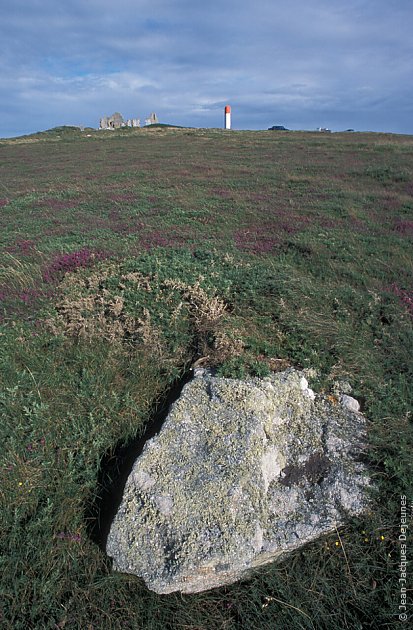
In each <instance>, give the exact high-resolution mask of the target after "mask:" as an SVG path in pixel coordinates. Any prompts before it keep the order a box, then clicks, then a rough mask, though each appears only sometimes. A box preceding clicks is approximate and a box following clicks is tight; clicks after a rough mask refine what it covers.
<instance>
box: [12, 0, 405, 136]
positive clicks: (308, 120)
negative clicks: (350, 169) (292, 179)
mask: <svg viewBox="0 0 413 630" xmlns="http://www.w3.org/2000/svg"><path fill="white" fill-rule="evenodd" d="M1 7H2V11H1V23H0V137H8V136H13V135H20V134H23V133H30V132H34V131H38V130H42V129H48V128H51V127H54V126H56V125H87V126H92V127H97V126H98V124H99V118H100V117H101V116H103V115H108V114H112V113H113V112H115V111H119V112H121V113H122V114H123V116H124V117H125V118H132V117H139V118H141V120H143V119H145V118H146V117H147V116H148V115H149V113H150V112H151V111H155V112H156V113H157V114H158V117H159V119H160V121H161V122H169V123H174V124H180V125H186V126H194V127H221V126H222V125H223V107H224V105H225V104H226V103H229V104H231V106H232V112H233V114H232V117H233V127H234V128H238V129H266V128H267V127H269V126H271V125H285V126H286V127H289V128H291V129H315V128H316V127H329V128H331V129H332V130H340V129H347V128H353V129H356V130H372V131H391V132H396V133H410V134H412V133H413V36H412V32H413V3H412V0H255V1H252V0H219V1H218V0H204V1H199V2H197V0H169V1H168V0H3V1H2V3H1Z"/></svg>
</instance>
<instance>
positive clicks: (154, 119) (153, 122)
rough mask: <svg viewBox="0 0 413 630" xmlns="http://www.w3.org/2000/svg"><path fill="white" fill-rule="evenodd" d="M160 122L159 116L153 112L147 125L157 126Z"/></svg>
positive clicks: (146, 122) (147, 120) (146, 121)
mask: <svg viewBox="0 0 413 630" xmlns="http://www.w3.org/2000/svg"><path fill="white" fill-rule="evenodd" d="M158 122H159V120H158V116H157V115H156V114H155V112H152V113H151V114H149V118H147V119H146V120H145V125H156V124H157V123H158Z"/></svg>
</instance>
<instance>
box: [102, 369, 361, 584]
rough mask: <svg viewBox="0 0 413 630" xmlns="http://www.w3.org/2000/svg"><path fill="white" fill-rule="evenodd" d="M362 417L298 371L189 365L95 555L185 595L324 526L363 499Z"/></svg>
mask: <svg viewBox="0 0 413 630" xmlns="http://www.w3.org/2000/svg"><path fill="white" fill-rule="evenodd" d="M364 430H365V419H364V417H363V415H362V414H361V413H359V411H358V407H357V404H356V401H355V400H354V399H352V398H351V397H350V396H347V395H346V396H342V397H341V398H340V397H339V396H338V397H334V396H330V397H321V396H318V395H315V394H314V393H313V391H312V390H311V389H309V388H308V382H307V380H306V377H305V373H304V372H300V371H297V370H294V369H289V370H287V371H285V372H281V373H277V374H273V375H272V376H270V377H267V378H262V379H259V378H250V379H248V380H234V379H228V378H219V377H215V376H213V375H212V374H211V373H210V372H208V371H205V370H198V373H197V375H196V377H195V378H194V379H193V380H192V381H191V382H189V383H188V384H187V385H185V387H184V388H183V390H182V393H181V396H180V397H179V399H178V400H177V401H176V402H175V403H174V404H173V405H172V407H171V409H170V412H169V414H168V417H167V419H166V420H165V423H164V425H163V427H162V429H161V431H160V433H159V434H158V435H157V436H156V437H154V438H153V439H151V440H150V441H148V442H147V444H146V445H145V448H144V450H143V452H142V454H141V455H140V457H138V459H137V460H136V462H135V464H134V466H133V470H132V472H131V474H130V476H129V478H128V480H127V483H126V486H125V490H124V495H123V499H122V503H121V505H120V508H119V510H118V512H117V515H116V517H115V519H114V521H113V523H112V525H111V529H110V532H109V536H108V540H107V553H108V555H109V556H111V557H112V558H113V566H114V568H115V569H116V570H118V571H123V572H126V573H133V574H135V575H137V576H140V577H142V578H143V579H144V580H145V582H146V584H147V586H148V587H149V588H150V589H152V590H154V591H156V592H157V593H170V592H173V591H177V590H179V591H182V592H184V593H194V592H199V591H204V590H208V589H211V588H214V587H217V586H221V585H223V584H230V583H233V582H235V581H237V580H239V579H240V578H245V577H248V574H249V573H250V572H251V570H253V569H254V568H255V567H258V566H260V565H264V564H267V563H269V562H273V561H274V560H276V559H279V558H280V557H282V556H283V555H284V554H286V553H288V552H290V551H291V550H293V549H295V548H297V547H299V546H301V545H303V544H304V543H306V542H308V541H310V540H313V539H315V538H317V537H319V536H320V535H322V534H324V533H327V532H329V531H332V530H334V529H335V527H337V526H339V525H341V524H343V522H345V519H346V517H347V516H349V515H356V514H359V513H360V512H361V511H362V510H363V508H364V507H365V505H366V486H367V485H368V479H367V476H366V473H365V470H364V467H363V465H362V463H361V462H360V461H359V460H358V454H359V452H360V449H361V448H362V447H363V441H364Z"/></svg>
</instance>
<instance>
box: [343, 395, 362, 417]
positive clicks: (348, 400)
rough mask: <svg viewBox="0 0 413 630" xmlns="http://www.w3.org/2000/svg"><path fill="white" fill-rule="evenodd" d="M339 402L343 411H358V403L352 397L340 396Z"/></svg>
mask: <svg viewBox="0 0 413 630" xmlns="http://www.w3.org/2000/svg"><path fill="white" fill-rule="evenodd" d="M340 402H341V404H342V406H343V407H344V408H345V409H348V410H349V411H353V412H355V413H357V412H358V411H360V403H359V402H358V400H356V399H355V398H353V397H352V396H347V394H342V395H341V396H340Z"/></svg>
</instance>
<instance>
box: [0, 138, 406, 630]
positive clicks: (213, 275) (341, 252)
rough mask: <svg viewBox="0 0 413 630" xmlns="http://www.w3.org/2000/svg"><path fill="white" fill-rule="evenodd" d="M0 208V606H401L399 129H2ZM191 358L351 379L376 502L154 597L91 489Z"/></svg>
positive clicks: (240, 614)
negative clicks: (114, 565)
mask: <svg viewBox="0 0 413 630" xmlns="http://www.w3.org/2000/svg"><path fill="white" fill-rule="evenodd" d="M0 222H1V225H0V227H1V229H0V240H1V245H2V249H3V252H4V253H3V255H2V267H1V270H0V299H1V311H0V315H1V324H0V335H1V337H0V340H1V345H2V351H1V355H0V361H1V376H2V389H1V393H0V408H1V412H2V422H1V425H0V435H1V443H2V449H1V455H0V498H1V510H0V519H1V528H0V575H1V578H0V580H1V592H2V597H1V598H0V624H1V626H2V627H3V628H7V629H8V628H10V629H13V630H27V629H30V628H41V629H43V628H45V629H49V628H50V629H54V628H65V629H66V630H69V629H76V628H82V629H88V630H89V629H96V630H97V629H99V630H100V629H106V628H107V629H114V630H115V629H118V628H122V629H123V628H130V629H131V630H132V629H137V628H142V629H144V630H146V629H148V630H149V629H153V630H161V629H162V630H164V629H171V630H172V629H182V630H183V629H184V628H185V629H186V630H189V629H191V630H198V629H203V630H213V629H218V628H219V629H221V628H222V629H228V630H233V629H234V630H235V629H243V628H245V629H252V628H254V629H257V630H260V629H263V630H267V629H268V630H269V629H270V628H271V629H273V628H288V629H292V630H294V629H297V630H298V629H302V628H306V629H307V628H308V629H310V628H313V629H317V630H318V629H320V628H321V629H323V628H325V629H330V628H349V629H358V628H359V629H361V628H371V629H374V628H379V627H386V628H392V627H394V628H396V627H398V626H399V612H400V611H399V604H400V585H399V582H398V579H399V564H400V541H399V534H400V496H401V495H406V496H407V500H408V502H409V503H411V501H412V500H413V492H412V490H413V488H412V479H413V466H412V457H411V452H412V447H413V430H412V418H411V409H412V402H413V401H412V397H413V395H412V389H411V381H412V372H413V365H412V353H411V348H412V347H413V326H412V318H413V280H412V278H413V275H412V271H413V260H412V238H413V138H411V137H408V136H391V135H384V134H383V135H381V134H351V135H349V134H331V135H330V134H329V135H320V134H315V133H314V134H312V133H295V132H289V133H282V132H280V133H279V134H273V133H271V132H270V131H269V132H230V133H228V132H223V131H218V130H189V129H178V128H162V127H157V128H156V129H133V130H130V133H127V134H125V133H122V132H121V131H119V132H117V131H115V132H110V133H109V132H108V133H106V132H93V131H91V130H86V131H85V132H81V131H80V130H78V129H71V128H64V129H57V130H51V132H50V133H46V134H36V135H34V136H31V137H26V138H18V139H14V140H4V141H0ZM194 363H195V364H197V365H213V366H216V367H217V368H218V370H219V372H220V373H221V374H223V375H225V376H235V377H242V376H244V375H245V374H247V373H253V374H257V375H261V376H262V375H265V374H266V373H268V371H269V370H276V369H285V367H286V366H288V365H294V366H301V367H313V368H315V369H316V370H317V377H315V378H314V381H313V382H312V383H311V386H312V387H313V388H314V389H315V390H316V391H321V390H332V391H334V388H335V386H336V383H337V381H340V380H346V381H349V382H350V383H351V385H352V387H353V395H354V396H355V397H356V398H357V399H359V400H360V401H361V402H362V405H363V411H364V413H365V414H366V417H367V418H368V422H369V449H368V451H367V453H366V458H367V461H368V465H369V467H370V470H371V475H372V479H373V481H374V490H373V491H372V494H373V497H372V509H371V511H370V512H369V513H367V514H365V515H364V516H363V517H361V518H359V519H355V520H353V521H352V522H350V523H349V524H348V526H346V527H345V528H343V529H342V530H340V531H336V532H333V533H332V535H331V536H329V537H327V538H325V539H323V540H320V541H317V542H315V543H313V544H311V545H308V546H306V547H305V548H304V549H303V550H301V551H297V552H296V553H295V554H294V555H293V556H291V557H290V558H289V559H288V560H285V561H284V562H282V563H280V564H278V565H273V566H269V567H266V568H264V569H262V570H260V571H258V572H257V573H256V575H254V576H253V577H252V578H251V579H250V580H248V581H246V582H244V583H240V584H235V585H232V586H229V587H225V588H222V589H217V590H213V591H210V592H207V593H203V594H198V595H190V596H188V595H187V596H181V595H179V594H172V595H168V596H158V595H156V594H154V593H152V592H150V591H148V590H147V589H146V587H145V586H144V584H143V582H142V581H141V580H140V579H138V578H135V577H133V576H129V575H122V574H116V573H112V572H111V565H110V560H109V559H108V558H107V557H106V556H105V554H104V552H103V551H102V550H101V549H100V547H99V545H98V544H97V538H96V532H97V531H98V530H99V527H98V524H97V519H98V518H99V511H98V506H99V500H98V497H99V496H100V495H102V494H104V491H105V487H106V486H107V485H108V483H109V478H110V476H111V475H112V476H116V469H117V463H118V462H117V457H118V455H119V453H120V452H121V451H120V450H119V448H120V447H122V446H127V445H128V444H130V443H131V441H132V440H134V439H137V438H139V437H141V436H143V435H144V433H145V430H146V428H147V427H148V426H149V425H150V423H151V421H152V420H153V418H154V417H155V415H156V413H157V411H159V409H160V408H161V407H162V405H163V403H164V401H165V398H166V396H167V394H168V392H169V391H170V390H171V388H173V387H174V385H176V384H177V383H179V382H180V379H182V378H183V377H184V376H185V375H187V374H188V373H189V371H190V368H191V366H192V365H193V364H194ZM108 462H110V466H108ZM104 466H106V469H104ZM108 471H109V472H108ZM109 473H110V474H109ZM410 515H411V510H410Z"/></svg>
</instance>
